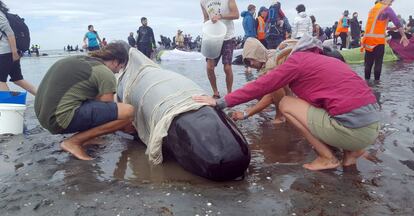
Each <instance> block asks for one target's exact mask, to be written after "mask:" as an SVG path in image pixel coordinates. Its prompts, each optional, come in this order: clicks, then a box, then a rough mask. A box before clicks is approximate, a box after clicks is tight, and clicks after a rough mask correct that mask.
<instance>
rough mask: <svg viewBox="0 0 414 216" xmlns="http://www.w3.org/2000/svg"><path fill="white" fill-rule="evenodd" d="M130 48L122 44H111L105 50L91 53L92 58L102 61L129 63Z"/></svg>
mask: <svg viewBox="0 0 414 216" xmlns="http://www.w3.org/2000/svg"><path fill="white" fill-rule="evenodd" d="M128 51H129V50H128V48H127V46H125V45H124V44H123V43H121V42H111V43H109V44H108V45H107V46H105V47H104V48H102V49H100V50H97V51H94V52H90V53H89V55H90V56H91V57H95V58H98V59H101V60H102V61H111V60H117V61H118V63H119V64H124V63H125V64H126V63H127V62H128V58H129V56H128Z"/></svg>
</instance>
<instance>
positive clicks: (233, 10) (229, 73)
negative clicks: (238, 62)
mask: <svg viewBox="0 0 414 216" xmlns="http://www.w3.org/2000/svg"><path fill="white" fill-rule="evenodd" d="M200 5H201V10H202V11H203V16H204V22H207V21H208V20H211V21H212V22H213V23H216V22H217V21H221V22H222V23H223V24H224V25H225V26H226V28H227V32H226V35H225V36H224V42H223V46H222V48H221V53H220V56H219V57H218V58H216V59H207V75H208V79H209V81H210V85H211V88H212V90H213V96H214V97H215V98H220V93H219V91H218V88H217V82H216V74H215V71H214V70H215V68H216V67H217V65H218V63H219V61H220V58H221V60H222V64H223V69H224V73H225V74H226V87H227V93H230V92H232V90H233V68H232V65H231V63H232V61H233V51H234V49H235V47H236V42H235V41H236V40H235V33H236V31H235V28H234V20H237V19H239V17H240V14H239V9H238V8H237V4H236V0H200Z"/></svg>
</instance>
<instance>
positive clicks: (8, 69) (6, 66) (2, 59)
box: [0, 53, 23, 82]
mask: <svg viewBox="0 0 414 216" xmlns="http://www.w3.org/2000/svg"><path fill="white" fill-rule="evenodd" d="M8 76H10V81H11V82H16V81H19V80H22V79H23V75H22V70H21V68H20V60H18V61H15V62H13V55H12V54H11V53H6V54H0V82H7V77H8Z"/></svg>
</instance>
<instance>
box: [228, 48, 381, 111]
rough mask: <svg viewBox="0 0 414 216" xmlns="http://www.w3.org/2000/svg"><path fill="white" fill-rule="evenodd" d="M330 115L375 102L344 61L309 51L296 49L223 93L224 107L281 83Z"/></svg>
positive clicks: (233, 104)
mask: <svg viewBox="0 0 414 216" xmlns="http://www.w3.org/2000/svg"><path fill="white" fill-rule="evenodd" d="M286 85H289V87H290V88H291V90H292V91H293V92H294V93H295V94H296V95H297V96H298V97H299V98H301V99H303V100H305V101H307V102H308V103H310V104H311V105H312V106H315V107H318V108H322V109H325V110H326V111H327V112H328V113H329V114H330V115H331V116H336V115H341V114H344V113H348V112H351V111H352V110H355V109H358V108H360V107H363V106H366V105H369V104H375V103H376V102H377V100H376V98H375V96H374V94H373V93H372V91H371V89H370V88H369V87H368V85H367V84H366V82H365V81H364V80H363V79H362V78H361V77H359V76H358V75H357V74H356V73H355V72H354V71H352V69H351V68H350V67H349V66H348V65H347V64H345V63H343V62H341V61H340V60H337V59H335V58H331V57H327V56H324V55H321V54H318V53H315V52H312V51H305V52H296V53H294V54H293V55H292V56H290V57H289V58H288V60H287V61H286V62H285V63H284V64H282V65H280V66H279V67H278V68H277V69H275V70H273V71H271V72H269V73H268V74H266V75H265V76H262V77H260V78H259V79H257V80H256V81H253V82H251V83H249V84H247V85H245V86H244V87H243V88H241V89H239V90H237V91H234V92H233V93H231V94H228V95H227V96H225V98H224V100H225V101H226V104H227V106H228V107H233V106H236V105H238V104H242V103H245V102H247V101H250V100H253V99H255V98H258V97H261V96H263V95H266V94H269V93H271V92H273V91H275V90H277V89H279V88H282V87H283V86H286Z"/></svg>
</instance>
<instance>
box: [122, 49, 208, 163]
mask: <svg viewBox="0 0 414 216" xmlns="http://www.w3.org/2000/svg"><path fill="white" fill-rule="evenodd" d="M202 94H206V92H205V91H204V90H203V89H202V88H201V87H200V86H198V85H197V84H195V83H194V82H193V81H191V80H190V79H188V78H186V77H184V76H182V75H180V74H177V73H175V72H172V71H168V70H164V69H162V68H161V67H160V66H158V65H157V64H155V63H154V62H153V61H151V60H150V59H148V58H147V57H146V56H144V55H143V54H142V53H140V52H139V51H138V50H136V49H130V51H129V62H128V65H127V66H126V68H125V70H124V72H123V74H122V75H121V77H120V82H119V84H118V98H120V99H122V101H123V102H124V103H128V104H131V105H133V106H134V107H135V109H136V110H135V119H134V126H135V127H136V129H137V132H138V135H139V138H140V139H141V140H142V141H143V142H144V143H145V144H146V145H147V151H146V154H147V155H148V157H149V160H150V162H152V163H153V164H160V163H162V161H163V155H162V141H163V138H164V137H166V136H167V135H168V129H169V127H170V124H171V122H172V121H173V119H174V118H175V117H176V116H178V115H180V114H182V113H186V112H188V111H192V110H198V109H200V108H201V107H202V106H203V105H202V104H198V103H195V102H194V101H193V100H192V96H193V95H202ZM195 123H196V122H195Z"/></svg>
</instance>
